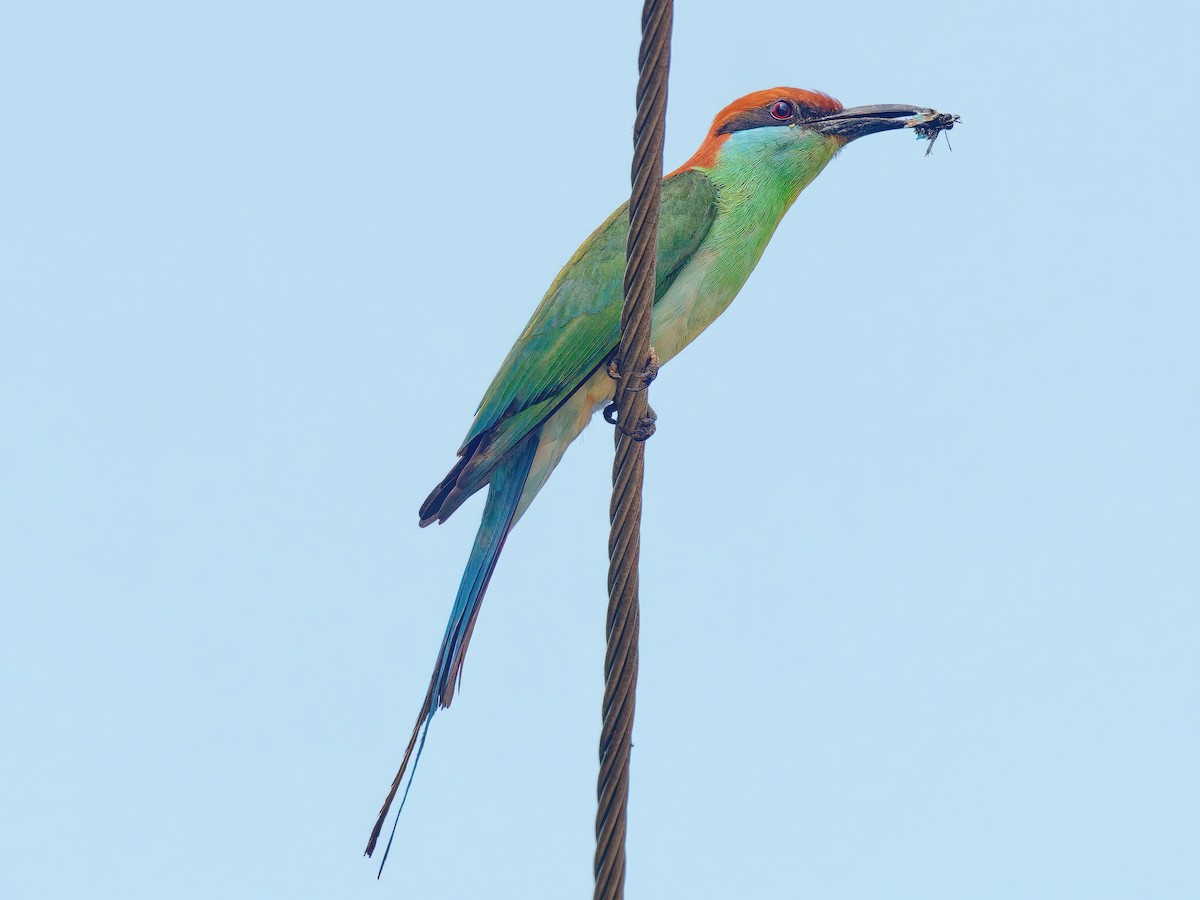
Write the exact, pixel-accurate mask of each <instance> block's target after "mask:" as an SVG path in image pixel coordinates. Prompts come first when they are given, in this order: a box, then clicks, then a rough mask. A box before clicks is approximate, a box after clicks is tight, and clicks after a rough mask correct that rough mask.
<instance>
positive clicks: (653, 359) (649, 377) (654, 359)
mask: <svg viewBox="0 0 1200 900" xmlns="http://www.w3.org/2000/svg"><path fill="white" fill-rule="evenodd" d="M661 367H662V366H661V364H660V363H659V361H658V353H657V352H656V351H655V349H654V345H653V344H651V345H650V358H649V359H647V360H646V368H644V369H643V370H642V371H641V373H640V374H639V375H638V380H639V381H641V382H642V383H641V384H639V385H630V386H629V388H628V390H630V391H632V392H633V393H635V394H636V393H637V392H638V391H644V390H645V389H646V388H648V387H649V386H650V382H652V381H653V380H654V379H655V378H657V377H658V370H659V369H660V368H661ZM605 371H607V372H608V377H609V378H611V379H612V380H613V381H620V380H621V368H620V367H619V366H618V365H617V354H616V353H615V352H614V353H613V355H612V356H611V357H610V358H609V360H608V366H607V368H606V369H605Z"/></svg>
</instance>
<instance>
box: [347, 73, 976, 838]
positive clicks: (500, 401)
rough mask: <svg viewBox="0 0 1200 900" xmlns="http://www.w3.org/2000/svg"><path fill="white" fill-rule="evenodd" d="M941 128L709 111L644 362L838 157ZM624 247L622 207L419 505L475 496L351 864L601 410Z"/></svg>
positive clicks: (928, 115)
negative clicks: (416, 699) (512, 541)
mask: <svg viewBox="0 0 1200 900" xmlns="http://www.w3.org/2000/svg"><path fill="white" fill-rule="evenodd" d="M954 120H955V117H952V116H948V115H946V114H942V113H936V112H935V111H934V110H930V109H924V108H921V107H913V106H891V105H887V106H863V107H857V108H855V109H843V108H842V104H840V103H839V102H838V101H836V100H834V99H833V98H832V97H830V96H828V95H827V94H822V93H818V92H814V91H806V90H799V89H797V88H774V89H773V90H766V91H757V92H755V93H753V94H748V95H746V96H745V97H742V98H741V99H740V100H737V101H735V102H733V103H731V104H730V105H729V106H727V107H725V109H723V110H721V112H720V113H719V114H718V115H717V117H716V119H714V120H713V123H712V127H711V128H710V129H709V132H708V135H707V136H706V137H705V139H704V142H703V143H702V144H701V145H700V148H699V149H698V150H697V151H696V152H695V153H694V154H693V155H692V157H691V159H689V160H688V161H687V162H685V163H684V164H683V165H682V166H680V167H679V168H678V169H676V170H675V171H674V172H672V173H671V174H669V175H667V176H666V177H665V178H664V179H663V183H662V201H661V212H660V218H659V233H658V262H657V275H656V290H655V295H654V314H653V318H654V325H653V330H652V332H651V343H652V345H653V347H654V349H655V351H656V354H657V360H658V362H661V363H666V362H668V361H669V360H670V359H671V358H672V357H673V356H675V354H677V353H678V352H679V351H680V350H682V349H683V348H684V347H686V346H687V345H688V344H690V343H691V342H692V341H693V340H694V339H695V338H696V336H697V335H698V334H700V332H702V331H703V330H704V329H705V328H707V327H708V326H709V325H710V324H711V323H712V321H713V320H714V319H716V317H717V316H719V315H720V314H721V313H722V312H724V311H725V308H726V307H727V306H729V304H730V302H731V301H732V300H733V298H734V297H735V296H736V295H737V292H738V291H740V290H741V288H742V285H743V284H745V282H746V279H747V278H748V277H749V275H750V272H751V271H752V270H753V269H754V266H755V265H756V264H757V263H758V260H759V257H761V256H762V253H763V250H764V249H765V248H766V246H767V242H768V241H769V240H770V239H771V235H772V234H773V233H774V232H775V228H776V226H778V225H779V222H780V220H781V219H782V218H783V214H784V213H785V212H787V210H788V208H789V207H790V206H791V205H792V203H794V202H795V200H796V198H797V197H798V196H799V195H800V192H801V191H802V190H804V188H805V187H807V186H808V184H809V183H810V182H811V181H812V180H813V179H814V178H816V177H817V175H818V174H820V172H821V170H822V169H824V168H825V165H826V163H828V162H829V161H830V160H831V159H833V157H834V155H835V154H836V153H837V152H838V151H839V150H841V149H842V148H843V147H844V146H846V144H848V143H850V141H853V140H855V139H856V138H860V137H863V136H864V135H868V134H874V133H875V132H878V131H889V130H892V129H898V128H912V129H915V130H916V131H917V133H918V134H919V135H921V136H923V137H927V138H932V137H934V136H936V134H937V132H938V131H939V130H942V129H944V128H948V127H950V125H951V124H952V123H953V121H954ZM628 233H629V212H628V204H625V205H622V206H621V207H620V208H618V209H617V211H616V212H614V213H613V214H612V215H611V216H609V217H608V219H606V220H605V221H604V223H603V224H602V225H601V226H600V227H599V228H597V229H596V230H595V232H593V233H592V235H591V237H589V238H588V239H587V240H586V241H584V242H583V245H582V246H581V247H580V248H579V249H578V250H577V251H576V252H575V255H574V256H572V257H571V259H570V260H569V261H568V262H567V264H566V265H565V266H564V267H563V269H562V271H561V272H559V273H558V277H557V278H556V279H554V283H553V284H551V285H550V289H549V290H548V291H547V292H546V296H545V297H543V298H542V302H541V304H540V305H539V306H538V308H537V309H536V310H535V311H534V313H533V318H531V319H530V320H529V324H528V325H526V326H525V329H524V330H523V331H522V332H521V334H520V336H519V337H518V338H517V341H516V343H515V344H514V345H513V347H512V349H511V350H509V352H508V356H507V357H505V359H504V362H503V363H502V364H501V365H500V371H499V372H497V373H496V377H495V378H493V379H492V384H491V386H490V387H489V388H488V389H487V393H485V394H484V396H483V400H482V401H481V402H480V404H479V410H478V411H477V412H476V414H475V421H474V422H473V423H472V425H471V428H470V430H469V431H468V432H467V436H466V439H465V440H464V441H463V443H462V446H461V447H460V448H459V450H458V456H459V460H458V462H457V463H455V465H454V468H452V469H451V470H450V474H448V475H447V476H446V477H445V478H443V479H442V481H441V483H440V484H438V486H437V487H435V488H434V489H433V492H432V493H430V495H429V497H428V499H426V501H425V502H424V503H423V504H422V505H421V510H420V516H421V525H422V526H425V525H428V524H430V523H431V522H444V521H445V520H446V519H447V518H449V517H450V515H451V514H452V513H453V512H454V511H455V510H456V509H458V508H459V506H461V505H462V504H463V502H464V501H465V500H466V499H467V498H468V497H470V496H471V495H472V494H474V493H475V492H476V491H478V490H479V489H480V488H482V487H483V486H484V485H488V486H489V487H488V496H487V503H486V504H485V506H484V510H483V521H482V523H481V524H480V526H479V533H478V534H477V535H476V537H475V544H474V547H473V548H472V550H471V556H470V558H469V560H468V561H467V567H466V571H465V572H464V573H463V577H462V582H461V584H460V585H459V588H458V596H457V597H455V600H454V608H453V610H451V613H450V622H449V624H448V625H447V626H446V634H445V637H444V638H443V640H442V647H441V650H440V651H439V652H438V656H437V662H436V664H435V665H434V669H433V677H432V678H431V680H430V682H429V690H428V693H427V694H426V696H425V702H424V705H423V706H422V708H421V712H420V714H419V715H418V717H417V723H416V725H415V726H414V728H413V732H412V736H411V738H410V739H409V742H408V747H407V749H406V750H405V751H404V759H403V761H402V762H401V764H400V771H399V772H398V773H397V774H396V780H395V781H394V782H393V784H392V789H391V792H390V793H389V795H388V798H387V801H386V802H385V803H384V806H383V809H382V810H381V811H380V815H379V820H378V822H377V823H376V826H375V830H374V831H373V833H372V834H371V840H370V843H369V844H368V846H367V855H370V854H371V852H372V850H373V849H374V847H375V842H376V840H377V839H378V836H379V832H380V829H381V827H382V825H383V821H384V818H385V816H386V815H387V810H388V807H389V805H390V804H391V801H392V799H393V797H394V796H395V793H396V790H397V788H398V787H399V785H400V782H401V780H402V778H403V775H404V772H405V770H406V768H407V767H408V763H409V759H410V758H411V757H412V754H413V750H414V748H415V747H416V748H418V749H417V756H418V758H419V757H420V749H419V747H418V737H419V736H420V745H421V746H423V745H424V736H423V729H424V728H426V727H427V726H428V724H429V722H430V720H431V719H432V718H433V714H434V713H435V712H436V711H437V710H438V709H439V708H441V707H444V706H449V705H450V701H451V700H452V699H453V697H454V689H455V685H456V683H457V682H458V680H459V677H460V674H461V672H462V664H463V656H464V655H465V654H466V652H467V644H468V642H469V641H470V639H471V632H472V630H473V629H474V627H475V619H476V617H477V616H478V615H479V607H480V603H481V601H482V600H483V595H484V592H485V591H486V590H487V585H488V581H489V579H490V578H491V577H492V572H493V571H494V569H495V567H496V560H497V558H498V557H499V555H500V551H501V549H502V548H503V547H504V541H505V538H507V537H508V533H509V531H511V530H512V527H513V525H515V524H516V522H517V520H518V519H520V518H521V516H522V514H523V513H524V512H525V510H526V509H527V508H528V507H529V504H530V503H531V502H532V501H533V498H534V497H535V496H537V492H538V491H539V490H541V489H542V485H544V484H545V483H546V479H547V478H549V477H550V473H551V472H552V471H554V467H555V466H556V465H557V464H558V461H559V459H561V458H562V455H563V453H564V452H565V451H566V449H567V447H568V446H570V444H571V442H572V441H573V440H575V438H576V437H577V436H578V435H579V433H580V432H581V431H583V429H584V427H585V426H586V425H587V424H588V422H589V421H590V420H591V418H592V415H593V414H594V413H595V412H596V410H597V409H599V408H600V407H601V406H603V405H604V404H605V403H606V402H607V401H609V400H610V399H611V398H612V394H613V384H614V382H613V380H612V378H611V377H610V375H609V373H608V371H607V365H606V364H607V363H608V362H609V360H610V358H611V357H612V355H613V351H614V349H615V348H616V346H617V343H618V337H619V328H620V319H621V305H622V300H623V296H622V279H623V275H624V271H625V244H626V240H627V237H628ZM415 765H416V763H415V762H414V767H415ZM410 783H411V782H410ZM406 793H407V791H406Z"/></svg>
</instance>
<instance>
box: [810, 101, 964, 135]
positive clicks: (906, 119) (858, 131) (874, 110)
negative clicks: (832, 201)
mask: <svg viewBox="0 0 1200 900" xmlns="http://www.w3.org/2000/svg"><path fill="white" fill-rule="evenodd" d="M957 121H958V116H956V115H953V114H951V113H943V112H938V111H937V110H936V109H927V108H925V107H923V106H903V105H900V104H890V103H883V104H879V105H877V106H856V107H854V108H853V109H844V110H842V111H841V112H839V113H834V114H833V115H832V116H823V117H822V118H820V119H810V120H809V121H808V122H806V123H805V126H806V127H808V128H810V129H812V130H813V131H816V132H819V133H820V134H828V135H836V136H838V137H844V138H845V139H846V141H847V142H849V141H853V140H856V139H858V138H860V137H865V136H866V135H868V134H875V132H877V131H891V130H893V129H895V128H916V129H918V130H920V131H926V132H934V131H945V130H948V129H950V128H952V127H953V126H954V123H955V122H957Z"/></svg>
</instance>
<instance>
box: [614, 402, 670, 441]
mask: <svg viewBox="0 0 1200 900" xmlns="http://www.w3.org/2000/svg"><path fill="white" fill-rule="evenodd" d="M601 415H603V416H604V421H605V422H607V423H608V424H609V425H616V426H617V428H619V429H621V434H623V435H625V436H626V437H628V438H631V439H633V440H635V441H637V442H638V443H641V442H642V441H645V440H647V439H648V438H649V437H650V436H651V435H653V434H654V432H655V431H657V430H658V426H657V425H656V424H655V423H656V422H657V421H658V413H656V412H655V411H654V410H652V409H651V408H650V407H649V406H647V407H646V414H645V415H644V416H642V417H641V418H640V419H638V423H637V426H636V427H635V428H634V429H633V430H632V431H630V430H629V429H628V428H626V427H624V426H623V425H622V424H621V423H620V422H619V421H618V420H617V404H616V401H613V402H612V403H610V404H608V406H606V407H604V410H603V412H602V413H601Z"/></svg>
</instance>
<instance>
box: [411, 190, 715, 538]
mask: <svg viewBox="0 0 1200 900" xmlns="http://www.w3.org/2000/svg"><path fill="white" fill-rule="evenodd" d="M716 200H717V198H716V190H715V188H714V187H713V184H712V182H711V181H709V179H708V177H707V176H706V175H704V174H703V173H701V172H697V171H694V170H691V171H686V172H681V173H679V174H678V175H675V176H673V177H671V178H668V179H667V180H665V181H664V182H663V186H662V200H661V214H660V217H659V234H658V264H657V268H656V285H655V295H654V300H655V302H656V303H657V302H658V300H659V299H661V298H662V296H663V294H664V293H666V290H667V288H668V287H670V285H671V282H672V281H673V280H674V279H675V276H676V275H677V274H678V273H679V270H680V269H681V268H683V266H684V265H685V264H686V263H687V261H688V260H689V259H690V258H691V256H692V254H693V253H695V252H696V249H697V248H698V247H699V246H700V243H701V242H702V241H703V240H704V237H705V235H706V234H708V230H709V228H710V227H711V226H712V222H713V218H714V217H715V216H716ZM628 236H629V204H627V203H626V204H624V205H622V206H621V207H620V208H619V209H617V211H616V212H614V213H613V214H612V215H611V216H609V217H608V219H607V220H606V221H605V222H604V224H602V225H601V226H600V227H599V228H597V229H596V231H595V232H593V234H592V235H591V237H589V238H588V239H587V240H586V241H584V242H583V245H582V246H581V247H580V248H579V249H578V250H577V251H576V252H575V255H574V256H572V257H571V259H570V261H569V262H568V263H567V264H566V265H565V266H564V267H563V269H562V271H561V272H559V274H558V277H557V278H556V279H555V280H554V283H553V284H552V285H550V290H548V291H547V292H546V296H545V297H544V298H543V299H542V302H541V303H540V304H539V305H538V308H537V310H536V311H535V312H534V314H533V317H532V318H531V319H530V320H529V324H528V325H526V326H525V328H524V330H523V331H522V332H521V335H520V337H518V338H517V342H516V343H515V344H514V345H513V348H512V349H511V350H510V351H509V352H508V356H507V357H506V358H505V360H504V362H503V363H502V364H501V366H500V370H499V371H498V372H497V373H496V377H495V378H494V379H492V384H491V386H490V387H489V388H488V390H487V393H486V394H484V396H483V400H482V401H481V402H480V404H479V410H478V412H477V413H476V414H475V421H474V423H472V425H471V430H470V431H469V432H468V433H467V437H466V439H465V440H464V441H463V445H462V447H461V448H459V451H458V452H459V456H461V457H463V459H462V460H460V462H459V464H458V465H456V466H455V467H454V470H452V471H451V473H450V474H449V475H448V476H447V477H446V479H445V480H444V481H443V482H442V484H440V485H439V486H438V487H437V488H435V489H434V492H433V493H432V494H431V495H430V497H429V499H428V500H427V501H426V502H425V505H424V506H423V507H422V508H421V518H422V522H423V523H427V522H429V521H432V520H433V519H434V518H438V519H445V518H446V516H448V515H449V514H450V513H451V512H453V511H454V509H456V508H457V507H458V505H459V504H460V503H461V502H462V501H463V500H465V499H466V497H468V496H470V494H472V493H474V492H475V491H476V490H478V489H479V488H480V487H482V486H483V485H484V484H486V483H487V479H488V477H489V476H490V474H491V471H492V469H493V468H495V466H496V465H497V464H498V463H499V462H500V461H501V460H502V459H503V458H504V457H505V456H506V455H507V454H508V453H509V451H511V450H512V448H513V447H515V446H516V445H517V444H518V443H519V442H520V441H521V439H522V438H524V437H525V436H526V435H527V434H529V432H531V431H532V430H533V429H535V428H537V427H538V425H540V424H541V423H542V422H544V421H545V420H546V419H547V418H548V417H549V416H550V415H552V414H553V413H554V411H555V410H556V409H558V407H559V406H560V405H561V404H562V403H563V401H565V400H566V399H567V398H568V397H569V396H571V394H572V393H574V392H575V390H576V389H578V388H579V387H580V386H581V385H582V384H583V383H584V382H585V381H586V380H587V379H588V378H589V377H590V376H591V374H592V373H593V372H594V371H596V369H597V368H598V367H599V366H601V365H603V364H604V362H605V361H606V360H607V359H608V357H609V355H610V354H611V353H612V351H613V349H614V348H615V347H616V346H617V343H618V341H619V338H620V327H621V305H622V302H623V280H624V276H625V245H626V243H627V241H628Z"/></svg>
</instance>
